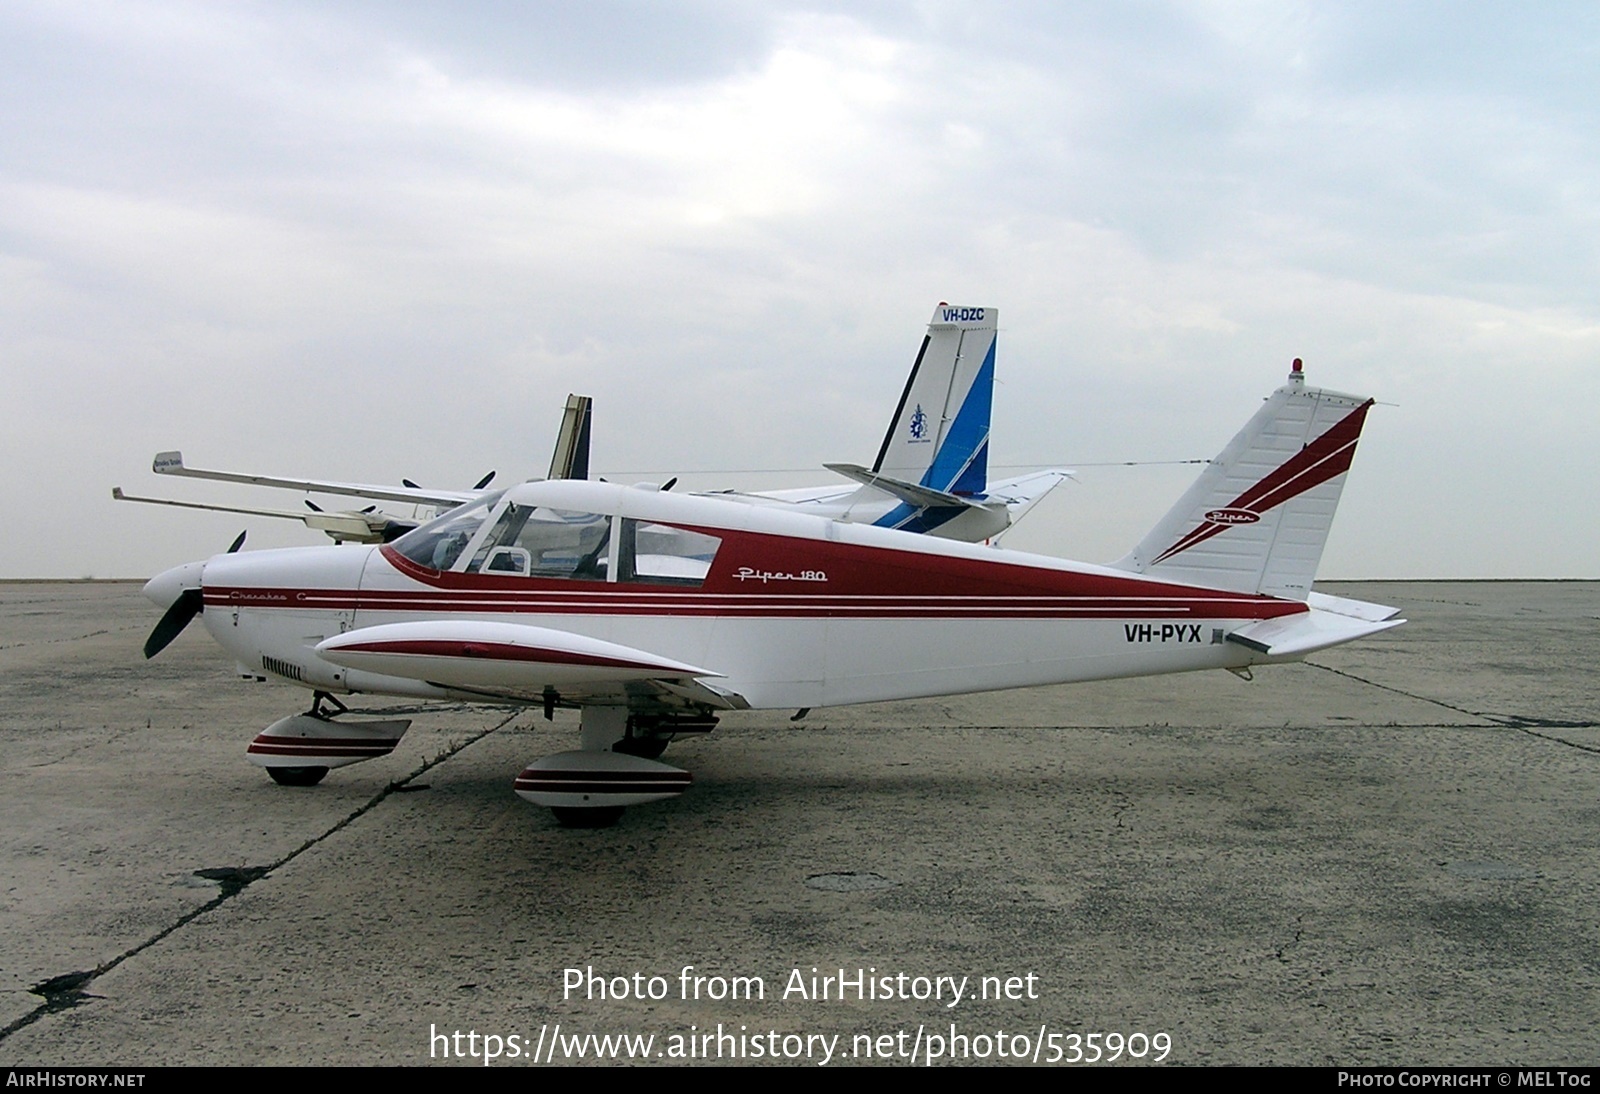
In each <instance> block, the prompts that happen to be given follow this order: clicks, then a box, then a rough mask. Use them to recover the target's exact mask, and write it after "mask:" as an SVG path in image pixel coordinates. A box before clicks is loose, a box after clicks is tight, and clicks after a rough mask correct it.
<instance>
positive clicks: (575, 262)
mask: <svg viewBox="0 0 1600 1094" xmlns="http://www.w3.org/2000/svg"><path fill="white" fill-rule="evenodd" d="M0 19H3V21H0V27H3V29H4V30H5V33H4V35H0V40H3V41H4V42H6V46H5V47H3V48H4V55H3V58H0V59H4V60H5V61H6V62H7V64H6V67H5V72H6V75H5V76H3V77H0V79H4V81H5V86H6V88H7V94H6V96H4V97H0V103H3V104H4V105H0V121H3V123H4V124H5V125H6V126H7V132H8V133H9V134H14V140H13V141H12V145H13V149H14V151H13V154H11V155H9V156H8V158H7V161H6V162H5V163H4V164H3V165H0V290H3V291H0V326H3V329H4V330H5V331H6V332H7V362H8V363H7V372H8V375H9V376H12V377H15V378H19V379H25V381H26V382H25V383H15V384H14V385H13V386H14V388H15V390H16V395H15V397H14V398H13V399H11V400H10V401H9V406H8V409H7V411H6V416H7V421H6V423H5V424H6V429H5V440H4V441H3V442H0V444H3V445H4V449H3V451H4V455H5V457H6V460H7V464H8V466H9V467H10V468H12V469H13V470H11V471H10V472H8V477H7V480H6V481H7V495H8V497H10V498H11V499H12V504H13V505H14V506H16V507H17V508H18V509H19V510H21V511H25V512H28V513H30V514H37V515H36V516H32V517H30V522H31V524H30V526H31V527H33V528H34V531H33V533H32V534H31V535H30V536H28V537H26V539H27V540H28V543H27V544H25V545H23V546H22V547H20V548H19V549H18V550H16V551H14V552H11V553H9V554H8V557H7V559H6V567H5V568H6V570H7V572H9V573H11V574H15V575H39V574H48V573H78V572H90V571H92V572H96V573H101V574H107V573H112V574H129V573H147V572H151V571H153V570H155V569H157V568H160V567H162V566H165V565H168V564H170V563H172V562H175V561H179V560H181V559H184V558H187V557H189V556H190V555H192V554H194V553H196V552H197V551H198V552H199V553H205V551H206V550H209V549H210V547H209V546H208V545H207V544H209V543H210V540H206V537H207V536H211V537H212V538H213V539H214V538H216V536H217V535H219V534H223V533H221V532H217V531H214V530H212V529H210V528H209V527H207V528H206V529H205V531H204V532H203V533H197V531H196V529H199V528H200V527H201V526H200V525H199V524H197V523H192V522H196V521H203V520H205V519H206V518H200V517H190V516H189V515H183V514H179V515H174V514H172V513H159V512H158V513H148V514H147V513H144V512H143V511H136V512H129V510H132V509H133V508H134V507H131V506H123V507H118V508H116V509H113V510H106V509H105V508H104V507H105V506H106V505H108V504H109V501H108V500H107V499H105V492H106V487H108V486H109V485H111V483H112V482H114V481H121V482H122V484H123V485H125V486H127V487H129V488H130V489H133V488H134V487H135V486H136V485H137V484H138V483H139V480H140V479H141V478H142V475H143V471H142V469H143V468H144V466H145V465H146V461H147V460H148V459H149V456H150V454H151V453H152V452H154V451H155V450H156V449H158V448H168V447H173V446H180V445H181V446H182V447H184V448H185V449H186V450H187V451H188V452H189V454H190V456H191V459H194V460H195V461H196V462H200V463H209V464H214V465H216V464H220V465H229V466H240V467H247V468H249V469H253V470H261V471H272V472H283V473H293V474H316V475H323V476H331V477H340V478H351V479H372V480H388V481H392V480H394V479H396V478H398V477H399V476H400V475H402V474H404V475H408V476H410V477H412V478H421V479H426V480H427V481H429V482H432V483H435V484H440V485H461V484H464V483H468V482H471V481H473V480H475V479H476V478H477V477H478V476H479V475H480V474H481V473H482V472H483V471H484V470H487V468H488V467H491V466H494V467H499V468H501V469H502V470H503V472H504V473H506V474H518V475H525V474H533V473H538V472H539V471H541V470H542V468H543V465H544V461H545V459H546V458H547V455H546V453H547V450H548V444H549V443H550V439H551V437H552V435H553V432H554V428H555V418H556V414H557V410H558V408H559V406H560V403H561V400H562V398H563V397H564V395H565V394H566V392H567V391H570V390H580V391H586V392H588V393H590V394H593V395H595V396H596V399H597V414H598V418H597V423H596V430H597V432H596V444H597V460H598V462H599V463H600V464H602V465H609V466H612V467H621V468H627V469H657V468H659V469H661V470H662V471H663V472H665V473H673V472H674V469H690V470H693V469H696V468H721V469H738V468H772V467H797V468H801V467H815V466H816V465H817V464H820V463H821V462H822V461H823V460H824V459H863V458H870V455H871V451H872V450H873V448H874V446H875V444H876V441H877V438H878V436H879V435H880V434H881V430H882V428H883V419H885V418H886V417H887V413H888V407H889V405H890V404H892V401H893V399H894V398H895V397H896V395H897V394H898V390H899V386H900V384H901V383H902V381H903V378H904V373H905V369H906V368H907V367H908V366H909V364H910V358H911V355H912V353H913V352H914V350H915V345H916V340H917V339H918V337H920V331H921V324H922V323H923V322H924V321H925V319H926V316H927V315H928V314H929V312H930V311H931V308H932V305H933V304H934V302H936V301H938V300H942V299H943V300H956V301H960V302H965V303H974V304H984V305H988V306H998V307H999V308H1000V309H1001V311H1002V315H1003V320H1004V322H1003V324H1002V325H1003V328H1004V329H1003V330H1002V333H1001V349H1000V378H1001V381H1002V387H1001V389H1000V393H999V395H998V396H997V409H996V441H995V459H996V461H997V462H1030V461H1038V462H1055V461H1061V460H1065V461H1069V462H1070V461H1074V460H1076V461H1085V462H1090V461H1098V460H1104V459H1140V458H1145V459H1171V458H1177V457H1191V456H1204V455H1209V454H1211V453H1212V452H1214V451H1215V450H1216V448H1217V447H1219V446H1220V444H1221V442H1222V441H1223V440H1224V439H1226V436H1227V435H1228V434H1229V433H1230V432H1231V430H1232V429H1233V428H1235V426H1236V425H1237V424H1238V423H1239V422H1242V421H1243V419H1244V417H1245V415H1246V414H1247V413H1248V411H1249V409H1250V408H1251V407H1252V406H1253V405H1254V404H1253V400H1254V399H1256V398H1258V397H1259V396H1260V395H1262V394H1265V392H1266V390H1267V389H1268V388H1269V387H1270V386H1271V385H1273V384H1274V383H1276V382H1277V381H1278V379H1279V374H1280V373H1281V372H1282V371H1283V370H1284V368H1285V367H1286V365H1287V362H1288V359H1289V358H1290V357H1293V356H1297V355H1298V356H1303V357H1305V358H1306V359H1307V361H1308V363H1309V364H1310V366H1311V367H1313V369H1314V372H1313V378H1314V380H1315V381H1317V382H1321V383H1325V384H1327V385H1328V386H1331V387H1335V388H1342V389H1357V390H1361V391H1371V392H1373V393H1375V394H1377V395H1379V396H1380V398H1383V399H1387V400H1389V401H1391V402H1398V403H1399V404H1400V408H1399V409H1398V410H1396V411H1394V412H1392V413H1382V414H1378V415H1375V416H1374V417H1373V419H1372V421H1371V423H1370V424H1369V437H1368V440H1367V441H1366V442H1365V446H1364V450H1363V453H1362V456H1361V458H1359V459H1358V461H1357V464H1356V468H1355V475H1354V477H1353V479H1352V487H1351V491H1350V493H1349V495H1347V499H1348V500H1347V505H1348V506H1349V507H1350V510H1349V513H1348V514H1347V516H1350V519H1349V521H1348V524H1346V523H1345V522H1344V521H1341V524H1340V526H1339V527H1338V528H1337V529H1336V533H1335V535H1336V539H1335V542H1334V545H1333V546H1331V547H1330V551H1329V556H1328V560H1327V564H1326V566H1325V572H1331V573H1335V574H1338V573H1344V574H1347V575H1349V574H1357V575H1360V576H1371V575H1379V576H1382V575H1395V576H1402V575H1404V576H1412V575H1431V574H1438V575H1460V574H1496V575H1500V574H1536V575H1550V574H1576V573H1585V574H1586V573H1590V572H1591V571H1592V569H1593V564H1592V562H1591V561H1590V559H1591V557H1592V552H1591V551H1590V550H1589V549H1588V545H1587V536H1586V534H1585V533H1584V532H1582V531H1580V530H1579V525H1580V524H1581V523H1582V522H1581V521H1580V520H1579V519H1578V517H1577V515H1578V514H1579V513H1582V512H1584V511H1585V507H1586V506H1587V507H1589V508H1588V510H1587V511H1592V502H1593V501H1594V498H1593V491H1592V488H1590V487H1589V486H1587V485H1586V481H1585V479H1584V477H1583V476H1578V475H1576V474H1575V473H1574V472H1573V470H1572V468H1575V467H1581V466H1592V465H1593V464H1594V463H1595V457H1596V456H1597V455H1600V453H1597V452H1596V451H1595V442H1593V441H1591V440H1589V439H1588V431H1587V430H1586V429H1585V428H1584V426H1583V424H1582V422H1581V421H1579V420H1578V418H1577V417H1576V415H1577V414H1578V411H1577V410H1576V409H1575V408H1580V407H1582V406H1584V405H1590V403H1589V401H1590V400H1591V399H1592V397H1593V396H1594V395H1595V394H1596V391H1595V383H1596V382H1595V380H1594V379H1592V377H1591V373H1590V366H1591V365H1592V362H1593V361H1594V359H1595V350H1596V348H1597V345H1596V343H1597V333H1596V331H1597V327H1600V317H1597V315H1596V311H1595V308H1594V304H1593V294H1592V290H1591V289H1590V286H1591V285H1592V284H1593V283H1594V281H1595V274H1596V273H1597V272H1600V271H1597V270H1596V269H1595V267H1596V257H1597V256H1596V251H1595V246H1594V243H1593V240H1594V239H1595V238H1596V234H1595V232H1594V227H1595V220H1596V216H1597V210H1600V202H1597V201H1596V195H1595V190H1594V183H1593V181H1592V180H1593V179H1594V178H1595V177H1597V175H1596V171H1595V168H1596V166H1597V164H1596V162H1595V158H1596V157H1595V143H1594V138H1593V136H1592V134H1593V133H1594V132H1595V131H1596V127H1595V126H1594V124H1593V123H1594V118H1593V107H1592V105H1591V104H1592V102H1593V101H1594V99H1593V97H1592V96H1585V95H1582V94H1578V93H1575V92H1574V90H1573V87H1574V86H1578V87H1587V88H1590V89H1592V86H1593V83H1594V80H1595V76H1594V75H1593V65H1592V64H1590V63H1589V62H1591V61H1592V57H1591V56H1589V55H1588V54H1587V53H1585V50H1586V48H1587V47H1585V46H1584V45H1583V42H1585V41H1593V40H1594V39H1593V37H1592V35H1590V36H1589V37H1587V38H1585V37H1584V32H1585V30H1586V29H1592V26H1591V24H1592V22H1593V20H1594V17H1593V16H1591V15H1589V14H1587V12H1586V9H1582V8H1576V9H1566V8H1551V9H1549V10H1548V11H1546V12H1545V13H1544V17H1542V18H1540V19H1523V18H1520V17H1519V18H1517V19H1511V18H1510V17H1509V16H1508V17H1507V19H1506V20H1503V21H1500V22H1494V21H1492V20H1491V21H1490V22H1488V23H1487V24H1480V23H1478V22H1476V21H1475V22H1473V23H1472V24H1471V25H1468V24H1467V23H1465V22H1464V21H1463V20H1460V19H1456V18H1454V17H1453V16H1452V14H1451V13H1450V12H1449V11H1448V10H1446V9H1435V8H1430V7H1426V6H1421V7H1418V6H1407V7H1402V8H1399V9H1392V8H1391V7H1380V6H1362V5H1356V6H1346V7H1342V8H1340V9H1338V10H1336V11H1335V10H1331V9H1327V8H1324V7H1320V6H1291V7H1287V8H1285V7H1283V6H1282V5H1276V4H1274V5H1236V4H1216V5H1187V4H1186V5H1168V4H1159V3H1152V4H1142V5H1131V6H1120V7H1116V8H1088V9H1069V10H1062V9H1059V6H1057V5H1033V6H1030V5H1017V6H1012V7H1007V8H1005V9H994V10H992V11H991V10H987V9H985V10H983V11H981V12H980V11H979V10H978V9H973V8H968V7H965V6H963V5H955V4H938V3H932V4H882V5H874V6H868V7H864V8H858V7H856V6H853V5H852V6H848V7H847V6H831V5H819V6H813V7H809V8H800V7H793V6H786V5H776V4H774V5H767V6H759V7H753V8H752V7H749V6H746V5H721V4H696V5H688V6H683V7H678V8H671V9H669V8H665V7H663V6H660V5H637V6H636V5H631V4H615V5H604V6H594V7H587V8H564V7H558V8H556V9H552V10H550V11H543V10H540V8H539V7H538V6H535V7H531V8H530V7H525V6H522V5H506V6H496V5H486V6H474V7H468V8H462V9H440V8H437V7H436V6H432V5H400V6H391V5H375V4H362V3H349V4H342V5H334V6H330V7H325V6H320V5H317V6H312V5H301V6H295V5H288V6H275V7H270V8H266V7H249V6H246V7H232V8H218V7H214V6H204V5H202V6H192V5H187V4H177V3H162V2H143V3H134V4H118V5H100V4H82V5H35V6H26V5H24V6H20V7H13V8H12V9H9V10H8V12H7V14H6V15H5V16H4V17H0ZM1485 28H1487V29H1485ZM1425 45H1426V46H1427V48H1423V47H1424V46H1425ZM818 474H819V473H817V472H811V473H808V477H805V478H800V479H799V480H798V481H796V480H795V479H794V478H793V477H780V481H770V476H769V477H768V482H767V484H769V485H773V486H786V485H800V484H803V483H804V482H807V481H815V480H816V479H817V475H818ZM1123 474H1131V473H1123ZM734 478H735V479H736V480H737V481H733V482H731V483H730V484H731V485H741V486H743V485H760V484H761V476H742V477H741V476H734ZM1132 481H1133V479H1132V478H1124V479H1121V480H1119V479H1118V478H1117V473H1115V472H1112V471H1110V470H1106V471H1102V472H1097V473H1096V474H1095V475H1086V476H1085V485H1084V487H1082V488H1078V489H1073V490H1065V491H1062V492H1061V496H1060V497H1059V498H1058V499H1052V503H1051V504H1052V506H1056V507H1058V508H1056V509H1055V513H1056V515H1055V517H1054V518H1051V516H1050V513H1048V512H1041V513H1040V514H1038V515H1037V516H1036V517H1034V518H1030V521H1031V522H1034V521H1036V522H1038V526H1039V528H1040V531H1039V532H1038V533H1037V534H1036V535H1035V536H1034V539H1033V540H1031V541H1030V542H1032V543H1033V545H1035V546H1038V547H1040V548H1043V549H1048V550H1051V551H1060V550H1068V549H1073V550H1076V549H1079V547H1081V548H1082V550H1083V553H1085V554H1089V555H1090V557H1097V558H1104V557H1110V556H1112V555H1115V554H1117V553H1120V550H1121V549H1122V548H1123V547H1125V546H1126V542H1127V540H1128V539H1130V538H1131V537H1132V536H1134V535H1137V534H1138V532H1139V531H1142V527H1134V528H1132V529H1131V530H1129V529H1128V528H1127V527H1126V525H1127V523H1128V522H1129V521H1139V522H1144V523H1147V522H1148V520H1153V519H1154V516H1155V515H1157V514H1158V513H1159V512H1160V511H1161V509H1163V508H1164V507H1165V505H1166V504H1167V503H1168V501H1170V499H1171V496H1173V495H1174V494H1175V493H1176V490H1177V488H1178V487H1181V485H1182V484H1181V482H1179V483H1176V484H1168V483H1166V482H1165V481H1164V480H1163V481H1162V482H1160V483H1156V482H1148V483H1144V484H1143V485H1141V487H1140V489H1141V490H1143V489H1145V488H1146V487H1148V490H1149V495H1150V496H1148V497H1145V496H1141V497H1139V498H1137V499H1134V498H1131V497H1130V496H1129V495H1130V489H1129V488H1127V487H1125V486H1121V485H1118V483H1119V482H1123V483H1126V482H1132ZM1141 482H1143V480H1141ZM719 484H720V483H719V482H717V481H714V480H713V481H708V482H706V483H703V485H719ZM146 485H147V486H148V483H146ZM1168 489H1170V490H1171V493H1169V494H1163V493H1162V492H1163V491H1165V490H1168ZM1102 492H1103V495H1104V498H1105V503H1104V504H1103V505H1101V503H1100V502H1099V501H1098V500H1097V499H1098V498H1100V497H1101V495H1102ZM232 496H233V500H235V501H238V500H241V499H240V498H239V497H238V495H237V494H235V495H232ZM250 500H252V501H253V500H255V499H250ZM277 500H279V501H281V500H282V499H277ZM1486 505H1487V506H1489V507H1491V508H1494V509H1496V510H1497V511H1501V512H1514V513H1515V519H1514V520H1507V521H1504V522H1495V523H1492V524H1491V525H1490V526H1489V527H1488V528H1485V526H1484V524H1483V521H1482V518H1481V510H1482V509H1483V507H1484V506H1486ZM1097 506H1098V508H1096V507H1097ZM1085 513H1087V514H1090V515H1091V516H1092V519H1090V520H1087V521H1076V522H1075V517H1077V516H1079V515H1082V514H1085ZM89 514H93V518H92V520H91V521H88V522H86V521H85V520H84V517H85V516H86V515H89ZM1351 514H1353V516H1351ZM1090 526H1092V527H1093V528H1096V529H1102V530H1104V537H1103V539H1104V541H1103V542H1102V540H1101V539H1097V538H1095V537H1093V536H1085V535H1084V534H1083V533H1082V529H1083V528H1085V527H1090ZM86 527H93V528H97V529H100V528H112V527H124V528H126V527H137V529H138V531H137V534H136V535H132V536H118V537H110V538H109V539H108V538H106V537H98V538H97V537H93V536H86V535H84V534H83V530H84V529H85V528H86ZM1024 530H1026V531H1029V532H1030V534H1032V533H1031V529H1024ZM234 531H236V529H234ZM231 534H232V532H227V533H226V534H223V538H224V539H225V538H227V536H231ZM261 535H262V537H264V538H272V537H274V536H277V537H280V538H281V539H282V540H284V541H297V539H298V541H309V538H308V537H307V536H306V535H305V533H304V532H303V530H300V531H299V532H298V533H297V532H296V531H295V530H294V529H292V528H291V529H279V530H278V531H276V532H270V533H269V532H263V533H262V534H261ZM1113 536H1118V537H1121V538H1120V539H1118V540H1117V541H1116V542H1115V543H1113V542H1110V540H1111V538H1112V537H1113ZM1025 538H1026V537H1024V539H1025ZM202 540H205V543H204V544H202V543H201V541H202ZM257 541H258V539H256V538H253V540H252V542H257Z"/></svg>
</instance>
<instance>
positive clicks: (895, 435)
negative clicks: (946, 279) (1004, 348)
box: [872, 304, 1000, 496]
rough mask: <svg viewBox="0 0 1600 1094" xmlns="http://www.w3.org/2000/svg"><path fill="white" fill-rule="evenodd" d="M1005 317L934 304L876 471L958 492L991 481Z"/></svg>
mask: <svg viewBox="0 0 1600 1094" xmlns="http://www.w3.org/2000/svg"><path fill="white" fill-rule="evenodd" d="M999 316H1000V311H999V309H998V308H964V307H952V306H950V305H949V304H940V305H939V306H938V307H937V308H935V309H934V312H933V319H932V320H931V321H930V322H929V323H928V334H927V336H926V337H925V338H923V340H922V349H921V350H920V351H919V352H918V353H917V360H916V363H915V364H914V365H912V366H911V375H910V377H909V378H907V380H906V387H905V391H904V392H902V393H901V395H900V405H899V406H897V407H896V408H895V412H894V417H893V418H892V419H890V421H889V430H888V432H887V433H885V434H884V437H883V444H882V445H881V446H880V447H879V449H878V458H877V460H876V461H874V463H873V465H872V473H873V474H874V475H878V476H882V477H884V478H888V479H895V480H898V481H900V482H909V483H914V484H916V485H917V486H923V487H927V488H928V489H930V490H935V491H938V492H939V493H943V494H956V495H959V496H973V495H981V494H983V493H984V491H985V490H986V489H987V488H988V485H989V415H990V411H991V410H992V408H993V406H994V348H995V333H996V327H997V323H998V320H999Z"/></svg>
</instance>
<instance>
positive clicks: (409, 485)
mask: <svg viewBox="0 0 1600 1094" xmlns="http://www.w3.org/2000/svg"><path fill="white" fill-rule="evenodd" d="M400 485H401V486H404V487H406V488H407V489H410V490H421V489H422V487H420V486H418V485H417V484H416V483H414V482H412V481H411V480H410V479H401V480H400Z"/></svg>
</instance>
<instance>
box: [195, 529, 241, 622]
mask: <svg viewBox="0 0 1600 1094" xmlns="http://www.w3.org/2000/svg"><path fill="white" fill-rule="evenodd" d="M249 531H250V529H248V528H246V529H245V530H244V531H243V532H240V533H239V538H238V539H236V540H234V541H233V546H232V547H229V548H228V549H227V551H226V552H224V553H226V554H230V555H231V554H236V553H237V552H238V550H239V548H241V547H243V546H244V537H245V536H246V535H248V534H249ZM186 622H187V621H186Z"/></svg>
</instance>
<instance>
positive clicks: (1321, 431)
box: [1114, 359, 1372, 600]
mask: <svg viewBox="0 0 1600 1094" xmlns="http://www.w3.org/2000/svg"><path fill="white" fill-rule="evenodd" d="M1371 406H1372V400H1371V399H1367V398H1364V397H1361V396H1355V395H1340V394H1338V393H1337V392H1332V391H1321V390H1319V389H1317V388H1313V387H1307V386H1306V383H1305V374H1304V373H1303V372H1301V370H1300V361H1299V360H1298V359H1296V360H1295V363H1294V371H1293V372H1291V373H1290V374H1289V382H1288V383H1287V384H1285V385H1284V386H1283V387H1280V388H1279V389H1278V390H1277V391H1275V392H1273V393H1272V395H1271V396H1269V397H1268V399H1267V401H1266V403H1265V404H1263V406H1262V407H1261V409H1260V410H1258V411H1257V412H1256V414H1255V416H1254V417H1253V418H1251V419H1250V421H1249V422H1248V423H1247V424H1246V425H1245V427H1244V428H1243V429H1242V430H1240V431H1239V434H1238V436H1236V437H1234V438H1233V440H1232V441H1230V442H1229V443H1228V447H1226V448H1224V449H1223V450H1222V454H1221V455H1219V456H1218V457H1217V458H1216V459H1214V460H1212V461H1211V464H1210V466H1208V467H1207V468H1206V469H1205V471H1204V472H1202V473H1201V475H1200V478H1199V479H1198V480H1197V481H1196V482H1195V484H1194V485H1193V486H1191V487H1190V488H1189V490H1188V492H1187V493H1186V494H1184V495H1183V497H1182V498H1181V499H1179V501H1178V504H1177V505H1175V506H1173V508H1172V510H1171V511H1170V512H1169V513H1167V515H1166V516H1164V517H1162V518H1161V520H1160V522H1159V523H1157V524H1156V526H1155V528H1154V529H1152V530H1151V532H1150V533H1149V534H1148V535H1147V536H1145V537H1144V539H1143V541H1141V542H1140V544H1139V545H1138V546H1137V547H1135V548H1134V549H1133V551H1132V552H1130V553H1129V554H1128V555H1127V557H1125V558H1123V559H1121V560H1120V561H1118V562H1116V563H1114V565H1115V566H1116V567H1117V568H1119V569H1123V570H1131V571H1133V572H1134V573H1140V574H1148V575H1150V576H1151V577H1154V578H1158V579H1160V580H1164V581H1177V582H1183V583H1185V584H1192V585H1205V586H1209V587H1211V588H1217V589H1228V590H1230V591H1234V592H1251V593H1265V594H1268V595H1270V596H1282V597H1288V598H1291V599H1294V600H1305V599H1306V598H1307V597H1308V596H1309V595H1310V593H1311V582H1312V579H1313V578H1315V577H1316V574H1317V564H1318V563H1319V562H1320V561H1321V560H1322V548H1323V545H1324V544H1325V543H1326V542H1327V539H1328V529H1329V528H1331V527H1332V525H1333V513H1334V510H1335V509H1336V508H1337V507H1338V504H1339V494H1340V492H1341V491H1342V490H1343V489H1344V480H1345V474H1346V472H1348V471H1349V469H1350V461H1351V459H1352V457H1354V455H1355V451H1356V441H1357V440H1359V439H1360V436H1361V426H1362V425H1363V423H1364V422H1365V421H1366V417H1367V410H1368V408H1369V407H1371Z"/></svg>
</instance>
